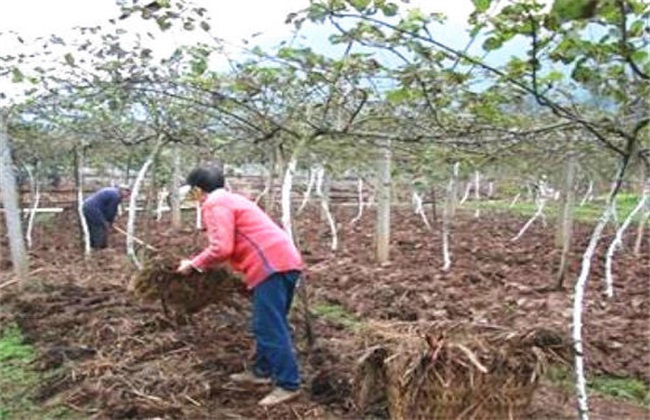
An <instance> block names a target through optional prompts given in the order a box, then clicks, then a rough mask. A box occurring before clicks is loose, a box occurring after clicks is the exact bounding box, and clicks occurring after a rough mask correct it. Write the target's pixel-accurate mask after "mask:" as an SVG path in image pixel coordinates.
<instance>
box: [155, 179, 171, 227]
mask: <svg viewBox="0 0 650 420" xmlns="http://www.w3.org/2000/svg"><path fill="white" fill-rule="evenodd" d="M167 197H169V191H168V190H167V188H164V187H163V188H162V189H161V190H160V191H158V202H157V203H156V221H157V222H160V221H161V220H162V215H163V212H165V211H169V207H168V206H167V204H166V203H167Z"/></svg>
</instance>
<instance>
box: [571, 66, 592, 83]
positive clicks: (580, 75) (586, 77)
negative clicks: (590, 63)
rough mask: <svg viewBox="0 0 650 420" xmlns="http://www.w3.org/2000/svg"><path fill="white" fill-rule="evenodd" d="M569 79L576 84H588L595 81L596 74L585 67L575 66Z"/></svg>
mask: <svg viewBox="0 0 650 420" xmlns="http://www.w3.org/2000/svg"><path fill="white" fill-rule="evenodd" d="M571 77H572V78H573V80H575V81H576V82H580V83H589V82H591V81H593V80H595V79H596V77H597V73H596V72H595V71H594V70H592V69H591V68H589V67H587V66H584V65H577V66H576V68H575V69H573V73H571Z"/></svg>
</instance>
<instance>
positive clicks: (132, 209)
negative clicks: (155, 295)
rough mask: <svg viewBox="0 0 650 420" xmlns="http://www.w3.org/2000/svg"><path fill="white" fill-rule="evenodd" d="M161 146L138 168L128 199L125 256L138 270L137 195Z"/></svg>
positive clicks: (139, 265) (139, 263) (139, 266)
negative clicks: (136, 236) (136, 245)
mask: <svg viewBox="0 0 650 420" xmlns="http://www.w3.org/2000/svg"><path fill="white" fill-rule="evenodd" d="M161 146H162V143H161V142H160V141H159V143H158V144H157V145H156V146H155V147H154V149H153V151H152V152H151V154H150V155H149V157H147V160H146V161H145V163H144V165H142V168H140V171H139V172H138V175H137V176H136V178H135V181H134V182H133V188H132V190H131V197H130V199H129V216H128V221H127V227H126V233H127V235H126V255H128V256H129V258H130V259H131V260H132V261H133V263H134V264H135V265H136V267H138V269H142V263H141V262H140V261H139V260H138V257H137V255H136V253H135V219H136V212H137V210H136V206H137V203H138V194H139V193H140V186H141V185H142V182H143V181H144V178H145V176H146V174H147V171H148V170H149V167H150V166H151V165H152V164H153V162H154V160H155V159H156V155H157V154H158V151H159V150H160V147H161Z"/></svg>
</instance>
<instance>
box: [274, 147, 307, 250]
mask: <svg viewBox="0 0 650 420" xmlns="http://www.w3.org/2000/svg"><path fill="white" fill-rule="evenodd" d="M303 143H304V141H303V142H301V143H300V144H298V145H297V146H296V148H295V150H294V151H293V153H292V154H291V158H290V159H289V164H288V165H287V169H286V171H285V173H284V179H283V181H282V192H281V196H280V197H281V198H280V201H281V204H282V217H281V220H282V227H283V228H284V230H285V231H286V232H287V235H289V239H291V242H293V228H292V226H291V204H292V203H291V190H292V187H293V177H294V175H295V173H296V167H297V166H298V155H299V154H300V149H302V144H303Z"/></svg>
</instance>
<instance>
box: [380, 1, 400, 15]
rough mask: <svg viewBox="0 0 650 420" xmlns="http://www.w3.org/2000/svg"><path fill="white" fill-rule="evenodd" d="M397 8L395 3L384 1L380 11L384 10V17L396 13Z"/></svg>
mask: <svg viewBox="0 0 650 420" xmlns="http://www.w3.org/2000/svg"><path fill="white" fill-rule="evenodd" d="M398 10H399V7H397V5H396V4H395V3H386V4H385V5H384V6H383V7H382V8H381V11H382V12H384V16H386V17H393V16H395V15H397V11H398Z"/></svg>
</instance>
